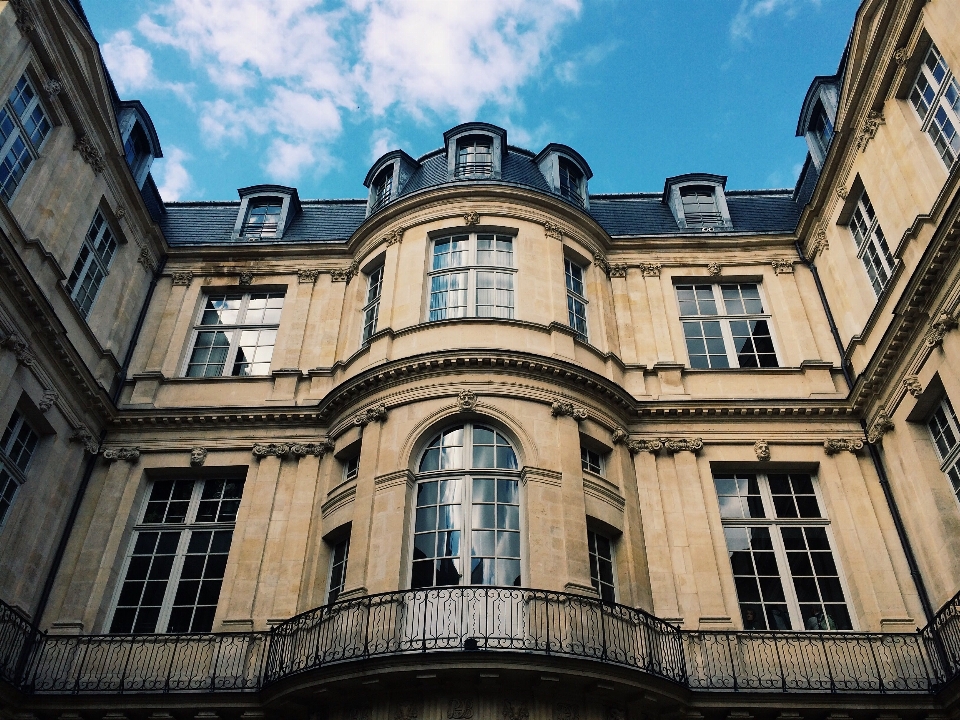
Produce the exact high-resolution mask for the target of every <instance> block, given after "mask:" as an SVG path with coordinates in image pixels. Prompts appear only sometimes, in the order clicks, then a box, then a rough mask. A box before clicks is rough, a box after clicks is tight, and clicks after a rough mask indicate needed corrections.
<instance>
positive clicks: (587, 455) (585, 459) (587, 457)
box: [580, 445, 603, 475]
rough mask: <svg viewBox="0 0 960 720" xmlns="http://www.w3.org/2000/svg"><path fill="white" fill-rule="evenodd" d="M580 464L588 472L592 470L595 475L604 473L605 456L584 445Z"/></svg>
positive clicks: (581, 450) (581, 449)
mask: <svg viewBox="0 0 960 720" xmlns="http://www.w3.org/2000/svg"><path fill="white" fill-rule="evenodd" d="M580 465H581V466H582V467H583V469H584V470H586V471H587V472H592V473H594V474H595V475H602V474H603V458H602V457H600V453H598V452H595V451H593V450H590V449H589V448H585V447H583V445H581V446H580Z"/></svg>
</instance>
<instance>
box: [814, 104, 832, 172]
mask: <svg viewBox="0 0 960 720" xmlns="http://www.w3.org/2000/svg"><path fill="white" fill-rule="evenodd" d="M810 133H811V134H812V135H813V140H814V142H816V144H817V148H818V149H819V150H820V153H821V156H822V157H824V158H826V157H827V151H828V150H830V143H832V142H833V123H832V122H830V118H829V116H828V115H827V111H826V110H824V109H823V103H821V102H818V103H817V107H816V108H814V111H813V117H812V118H811V120H810Z"/></svg>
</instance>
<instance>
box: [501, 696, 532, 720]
mask: <svg viewBox="0 0 960 720" xmlns="http://www.w3.org/2000/svg"><path fill="white" fill-rule="evenodd" d="M500 716H501V718H503V720H529V718H530V711H529V710H528V709H527V704H526V703H524V702H521V701H519V700H504V701H503V705H502V706H501V709H500Z"/></svg>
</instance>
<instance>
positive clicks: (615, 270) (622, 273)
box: [610, 263, 627, 278]
mask: <svg viewBox="0 0 960 720" xmlns="http://www.w3.org/2000/svg"><path fill="white" fill-rule="evenodd" d="M626 276H627V266H626V265H624V264H623V263H613V264H612V265H611V266H610V277H612V278H625V277H626Z"/></svg>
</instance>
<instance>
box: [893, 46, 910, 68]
mask: <svg viewBox="0 0 960 720" xmlns="http://www.w3.org/2000/svg"><path fill="white" fill-rule="evenodd" d="M909 59H910V54H909V53H908V52H907V48H905V47H902V48H897V51H896V52H895V53H893V61H894V62H895V63H896V64H897V65H906V64H907V60H909Z"/></svg>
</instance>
